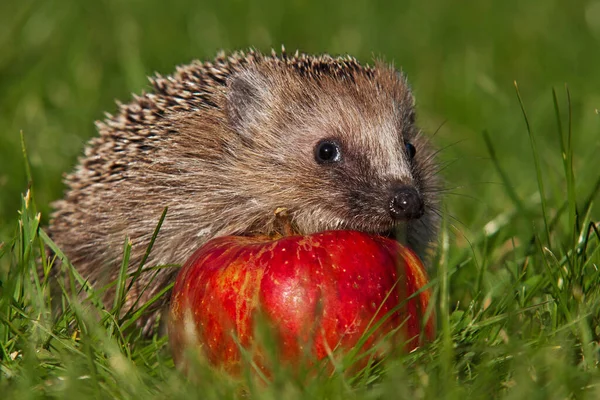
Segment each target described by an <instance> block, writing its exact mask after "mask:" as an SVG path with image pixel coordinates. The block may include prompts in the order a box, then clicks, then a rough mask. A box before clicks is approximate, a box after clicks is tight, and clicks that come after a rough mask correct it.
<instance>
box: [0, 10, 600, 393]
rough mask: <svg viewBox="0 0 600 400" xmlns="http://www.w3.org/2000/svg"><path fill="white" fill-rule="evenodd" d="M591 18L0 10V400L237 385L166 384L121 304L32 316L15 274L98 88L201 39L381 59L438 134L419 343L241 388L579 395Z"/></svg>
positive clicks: (593, 339)
mask: <svg viewBox="0 0 600 400" xmlns="http://www.w3.org/2000/svg"><path fill="white" fill-rule="evenodd" d="M598 21H600V6H598V3H595V2H587V3H585V2H583V1H569V2H567V1H566V0H564V1H546V0H532V1H526V2H524V1H517V0H509V1H503V2H492V1H478V2H470V3H460V4H459V3H456V2H447V1H442V0H433V1H429V2H419V1H406V2H396V3H395V4H394V5H386V4H385V3H384V2H379V1H374V2H368V1H358V2H353V3H352V4H346V3H344V4H342V3H334V2H330V1H320V2H314V3H311V2H301V1H293V2H285V3H284V2H276V1H269V0H262V1H257V2H253V3H245V2H241V1H234V2H220V3H218V5H216V4H205V3H203V2H177V3H176V4H172V3H171V2H169V3H168V4H167V2H158V1H133V0H132V1H113V0H107V1H101V2H83V1H75V0H60V1H49V2H42V1H37V0H23V1H20V2H17V1H14V0H13V1H9V2H0V50H2V51H0V93H1V94H2V95H1V96H0V110H1V111H0V135H1V136H0V241H2V242H3V244H2V246H1V247H0V283H1V285H0V319H1V321H0V393H2V397H3V398H38V397H45V398H48V397H51V398H77V397H80V398H88V397H96V398H112V397H115V398H145V399H148V398H189V397H192V398H195V397H198V398H228V397H235V396H238V397H240V396H244V395H245V393H246V392H243V391H242V392H241V391H240V388H239V386H238V385H237V384H236V383H234V382H232V381H231V380H229V379H228V378H227V377H225V376H223V375H221V374H218V373H215V372H214V371H211V370H210V369H208V368H206V367H205V366H202V365H200V366H199V367H198V371H197V376H198V378H197V379H196V380H194V381H191V382H190V381H188V380H187V379H185V378H184V377H183V376H182V375H180V374H179V373H178V372H177V371H176V370H175V368H174V366H173V362H172V360H171V359H170V356H169V352H168V349H167V345H166V340H165V339H164V338H151V339H142V338H140V336H139V332H136V331H135V330H132V329H126V328H127V327H128V326H130V325H131V324H132V322H133V321H134V320H135V318H136V314H135V313H133V314H130V315H128V316H127V317H126V318H119V317H118V316H119V315H120V314H119V309H120V304H119V302H116V303H115V305H114V307H113V309H111V310H102V309H98V310H97V311H96V312H95V315H100V316H101V318H97V317H93V316H92V314H90V311H89V309H87V308H86V307H83V306H81V302H79V301H73V299H71V298H70V297H69V296H68V295H66V294H65V293H62V294H61V293H59V294H58V295H57V298H58V299H60V302H63V303H64V304H65V309H66V310H67V311H66V312H65V313H64V314H63V315H61V316H56V315H52V314H51V313H50V312H49V307H50V304H49V290H48V288H47V282H45V281H44V280H41V281H40V280H36V279H32V278H33V277H35V276H37V275H36V274H35V271H36V270H38V269H39V268H45V269H46V270H48V268H49V265H48V264H44V263H46V260H42V259H40V257H39V254H40V249H41V248H42V246H43V245H49V244H50V243H49V239H48V238H47V237H46V236H45V235H44V234H43V227H44V226H45V224H46V223H47V220H48V215H49V212H50V206H49V204H50V202H51V201H52V200H54V199H56V198H59V197H60V196H61V193H62V190H63V187H62V184H61V174H62V173H63V172H66V171H69V170H70V169H71V168H72V167H73V165H74V163H75V160H76V157H77V155H78V154H80V152H81V149H82V147H83V144H84V143H85V141H86V140H87V139H88V138H89V137H91V136H93V135H94V134H95V132H94V127H93V124H92V122H93V121H94V120H96V119H100V118H102V116H103V114H102V113H103V112H104V111H109V112H114V110H115V106H114V100H113V99H115V98H118V99H121V100H123V101H126V100H127V99H129V96H130V93H131V92H140V91H141V90H144V89H146V88H147V83H146V82H147V81H146V79H145V76H146V75H150V74H152V73H153V72H154V71H159V72H161V73H169V72H171V71H173V69H174V66H175V65H177V64H182V63H187V62H188V61H190V60H191V59H194V58H201V59H203V58H210V57H212V56H213V55H214V54H215V53H216V52H217V50H219V49H238V48H246V47H248V46H255V47H257V48H259V49H261V50H264V51H268V50H269V49H270V48H271V47H275V48H278V47H279V46H280V45H281V44H282V43H283V44H285V45H286V48H287V49H288V50H292V49H295V48H300V49H301V50H303V51H306V52H330V53H346V52H349V53H352V54H353V55H355V56H356V57H358V58H359V59H360V60H362V61H365V62H369V61H371V60H372V58H373V55H375V56H377V57H379V56H381V57H385V59H386V60H388V61H393V62H394V63H395V64H396V65H397V66H401V67H402V69H403V70H404V71H405V72H406V74H407V75H408V78H409V80H410V82H411V83H412V85H413V89H414V91H415V94H416V96H417V100H418V111H419V118H418V122H419V124H420V125H421V126H422V127H423V129H424V130H426V131H428V132H431V133H433V132H435V131H436V130H438V128H439V132H438V133H437V134H436V135H435V139H434V141H435V143H436V144H437V145H438V146H439V147H440V148H444V150H443V151H442V153H441V156H442V161H443V163H444V165H445V168H444V170H443V174H444V177H445V179H446V182H447V186H448V187H449V188H450V190H449V193H448V195H447V196H446V197H445V199H444V200H445V203H444V204H445V209H446V210H447V213H446V219H445V221H444V222H445V223H444V230H443V232H442V235H441V243H440V247H439V251H438V256H437V257H436V261H435V263H434V264H435V265H434V268H433V274H432V275H433V277H432V278H433V279H432V280H433V284H432V287H433V290H434V293H435V299H436V308H437V311H438V339H437V340H436V341H435V342H434V343H432V344H430V345H427V346H425V347H423V348H421V349H419V350H417V351H415V352H413V353H411V354H407V355H395V356H394V357H393V358H392V359H390V360H388V361H387V362H386V363H385V364H384V366H383V367H382V369H379V370H376V371H374V372H373V373H372V374H371V375H370V377H368V379H358V380H352V379H351V377H348V376H345V375H343V374H342V373H340V372H336V373H334V375H333V376H331V377H325V376H320V377H316V378H313V379H304V380H303V379H298V378H297V377H293V376H292V375H291V374H290V373H289V372H287V371H285V370H282V371H281V372H280V373H279V374H277V375H276V376H275V377H274V381H273V383H272V384H270V385H254V384H253V382H252V381H249V382H246V386H247V388H246V390H247V391H248V392H249V395H250V397H252V398H259V399H262V398H264V399H267V398H272V399H280V398H285V399H288V398H289V399H294V398H332V399H334V398H340V399H342V398H343V399H347V398H356V399H381V398H407V399H413V398H424V399H428V398H435V399H439V398H447V399H464V398H469V399H471V398H473V399H477V398H482V399H489V398H503V399H504V398H506V399H519V398H528V399H530V398H544V399H545V398H557V399H565V398H590V399H595V398H599V397H600V386H599V385H600V372H599V371H598V361H599V356H600V354H599V349H598V343H599V341H600V295H599V293H598V292H599V291H600V284H599V283H600V276H599V275H600V272H599V271H598V264H599V261H600V256H599V252H600V250H599V240H600V237H599V236H600V235H599V232H598V228H597V227H596V225H594V223H595V222H596V221H597V220H598V212H599V209H598V206H597V202H598V200H599V195H598V192H599V190H600V174H599V173H598V167H600V162H599V161H598V151H599V149H600V116H599V115H598V111H597V110H598V109H600V74H598V72H597V70H598V68H597V67H598V65H600V51H598V49H599V48H600V22H598ZM515 81H516V82H517V83H518V85H515V83H514V82H515ZM565 84H568V91H567V90H566V88H565ZM517 88H518V90H516V89H517ZM440 126H441V128H440ZM20 132H23V138H24V142H25V144H26V147H27V153H28V158H27V159H28V160H29V165H30V167H29V166H27V165H26V163H25V161H24V160H25V159H26V158H25V157H24V156H23V152H22V144H21V136H20ZM28 187H31V191H29V192H27V189H28ZM26 193H29V195H25V194H26ZM540 193H541V194H542V195H541V196H540ZM125 249H127V246H125ZM125 253H126V252H125ZM49 261H50V262H51V261H53V260H49ZM126 261H127V260H126V258H125V262H126ZM40 264H42V265H40ZM63 265H64V268H66V270H67V271H69V267H68V263H64V264H63ZM71 272H72V270H71ZM71 277H72V279H75V280H76V279H77V278H78V277H77V276H76V274H74V273H72V274H71ZM117 284H120V285H121V286H119V287H120V289H119V290H121V292H122V289H124V285H123V281H120V282H117ZM90 295H93V292H90ZM139 306H142V305H139ZM92 309H93V308H92Z"/></svg>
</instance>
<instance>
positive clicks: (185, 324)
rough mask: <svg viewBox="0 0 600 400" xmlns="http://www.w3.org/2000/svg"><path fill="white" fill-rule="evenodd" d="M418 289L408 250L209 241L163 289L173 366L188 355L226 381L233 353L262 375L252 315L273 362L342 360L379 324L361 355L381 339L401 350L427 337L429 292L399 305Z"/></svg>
mask: <svg viewBox="0 0 600 400" xmlns="http://www.w3.org/2000/svg"><path fill="white" fill-rule="evenodd" d="M426 283H427V277H426V274H425V270H424V267H423V265H422V264H421V262H420V260H419V258H418V257H417V256H416V255H415V254H414V253H413V252H412V251H411V250H409V249H408V248H406V247H403V246H402V245H400V244H399V243H398V242H396V241H394V240H391V239H388V238H384V237H380V236H374V235H369V234H366V233H362V232H357V231H327V232H321V233H317V234H314V235H310V236H287V237H283V238H280V239H277V240H272V239H269V238H266V237H233V236H230V237H221V238H217V239H213V240H211V241H209V242H208V243H206V244H205V245H204V246H202V247H201V248H200V249H199V250H197V251H196V252H195V253H194V255H193V256H192V257H191V258H190V259H189V260H188V261H187V262H186V263H185V265H184V266H183V267H182V269H181V271H180V273H179V275H178V277H177V281H176V283H175V286H174V289H173V294H172V297H171V308H170V313H169V324H168V330H169V339H170V343H171V347H172V350H173V355H174V358H175V362H176V363H177V364H178V365H182V363H184V361H183V352H184V350H185V349H186V348H187V347H188V346H193V347H195V348H196V349H201V351H202V353H203V354H204V355H205V356H206V358H207V359H208V360H209V362H210V363H211V364H213V365H215V366H219V367H221V368H223V369H224V370H226V371H228V372H231V373H234V374H235V373H236V372H238V371H239V367H240V365H241V362H242V361H241V359H242V358H241V354H240V351H239V346H240V345H241V346H243V347H245V348H247V349H250V348H252V349H253V351H254V353H253V354H254V356H253V361H254V362H255V363H256V364H257V365H258V367H259V368H261V369H263V370H267V369H268V368H267V367H266V366H265V365H263V361H264V357H263V355H261V354H260V353H261V350H260V349H257V347H260V346H257V345H256V343H255V341H254V339H255V338H254V337H253V334H254V325H253V322H254V321H255V320H256V318H257V316H258V313H261V315H263V316H264V317H265V319H266V320H267V321H269V325H270V326H271V327H272V329H273V332H274V334H275V337H276V338H277V339H278V345H279V347H278V348H279V349H280V353H281V354H280V355H279V358H280V359H281V360H282V361H285V362H291V363H292V364H293V363H295V362H298V360H299V359H301V358H302V356H303V354H306V350H307V349H306V346H311V347H312V348H311V349H310V352H309V353H312V355H313V356H314V358H315V359H316V360H320V359H323V358H324V357H327V356H330V355H331V354H332V352H334V351H335V352H338V351H340V350H341V352H342V353H344V352H346V353H347V352H348V351H350V349H352V348H354V347H355V346H357V345H358V344H359V341H360V340H361V338H362V340H365V338H366V336H365V334H366V332H367V331H369V330H370V329H371V330H372V328H373V327H374V326H375V325H376V324H378V321H380V319H382V318H385V320H384V321H381V324H380V325H379V326H377V329H375V330H374V331H373V332H371V334H370V335H369V336H368V338H366V341H364V343H363V342H361V343H363V345H362V350H366V349H369V348H371V347H372V346H374V345H375V343H377V341H378V340H380V339H381V338H382V337H384V336H386V335H387V336H388V338H389V337H392V338H394V340H395V342H396V345H398V343H400V346H404V348H405V349H406V350H411V349H413V348H415V347H416V346H417V345H418V344H419V342H420V340H422V339H423V338H428V339H432V338H433V336H434V325H433V324H434V321H433V318H430V319H429V320H428V321H427V322H426V323H425V324H422V322H423V321H422V320H423V314H424V312H425V309H426V308H427V304H428V302H429V291H428V290H423V291H421V292H420V293H419V294H417V295H416V296H414V297H412V298H410V299H409V297H410V296H411V295H413V294H414V293H415V292H417V291H419V289H421V288H422V287H423V286H424V285H425V284H426ZM386 314H389V315H386ZM392 332H393V334H390V333H392ZM422 333H423V335H422ZM336 354H337V353H336ZM183 365H185V363H184V364H183Z"/></svg>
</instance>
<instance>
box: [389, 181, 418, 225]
mask: <svg viewBox="0 0 600 400" xmlns="http://www.w3.org/2000/svg"><path fill="white" fill-rule="evenodd" d="M389 211H390V215H391V216H392V218H393V219H395V220H409V219H418V218H421V217H422V216H423V213H424V212H425V205H424V203H423V198H422V197H421V195H420V194H419V192H418V191H417V189H415V188H414V187H413V186H409V185H402V186H398V187H396V188H395V189H394V191H393V192H392V195H391V198H390V202H389Z"/></svg>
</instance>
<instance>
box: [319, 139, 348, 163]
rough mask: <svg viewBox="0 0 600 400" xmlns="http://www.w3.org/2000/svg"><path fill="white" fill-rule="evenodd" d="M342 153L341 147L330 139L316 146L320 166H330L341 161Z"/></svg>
mask: <svg viewBox="0 0 600 400" xmlns="http://www.w3.org/2000/svg"><path fill="white" fill-rule="evenodd" d="M341 158H342V152H341V150H340V145H339V144H338V143H337V142H335V141H333V140H330V139H325V140H321V141H320V142H319V143H317V145H316V146H315V160H316V161H317V163H319V164H330V163H334V162H337V161H340V160H341Z"/></svg>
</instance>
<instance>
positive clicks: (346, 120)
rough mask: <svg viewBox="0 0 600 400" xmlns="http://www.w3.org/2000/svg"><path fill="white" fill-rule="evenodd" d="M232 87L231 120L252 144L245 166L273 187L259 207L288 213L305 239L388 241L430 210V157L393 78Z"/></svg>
mask: <svg viewBox="0 0 600 400" xmlns="http://www.w3.org/2000/svg"><path fill="white" fill-rule="evenodd" d="M230 88H231V90H232V92H234V93H233V94H231V95H230V103H229V104H230V105H234V106H233V107H230V119H231V120H232V125H233V126H234V127H235V129H236V130H237V131H238V133H239V134H240V136H241V137H242V138H244V140H245V143H246V146H244V148H243V150H242V151H238V152H237V154H238V156H240V158H241V159H240V162H244V159H245V160H246V161H247V162H248V163H249V164H251V165H253V166H254V169H253V174H255V175H256V176H257V178H256V179H257V180H258V179H260V180H261V181H262V182H268V183H265V185H264V187H265V190H267V192H265V193H264V196H261V197H262V199H261V200H259V201H260V202H261V203H265V204H269V205H268V206H269V207H272V208H273V209H274V208H276V207H285V208H287V209H288V210H290V211H291V214H292V215H293V217H294V222H295V223H296V225H297V226H298V227H299V229H300V230H301V231H302V232H303V233H311V232H316V231H322V230H327V229H356V230H361V231H371V232H379V233H386V234H388V233H389V232H390V231H392V230H393V229H394V228H396V227H398V226H405V225H406V223H407V222H413V221H418V220H419V219H420V218H421V217H422V216H423V215H424V214H425V212H427V211H428V208H429V207H430V206H431V201H430V200H429V199H428V197H427V193H428V190H427V185H428V183H427V179H426V178H427V175H426V174H425V173H424V172H425V171H426V170H427V169H428V167H427V166H426V165H425V164H427V163H431V154H430V153H429V152H430V150H428V149H429V146H427V145H426V143H425V141H424V139H423V138H422V137H421V136H420V135H417V134H416V132H417V129H416V128H415V126H414V110H413V99H412V95H411V93H410V90H409V89H408V87H407V85H406V83H405V81H404V79H403V78H402V77H401V76H399V74H397V73H396V72H395V71H392V70H389V69H384V70H383V71H382V72H377V71H375V72H373V73H372V74H362V73H361V74H356V75H349V76H346V77H345V78H344V79H341V78H340V77H330V76H320V77H308V78H307V77H306V76H302V75H299V74H296V73H294V72H290V71H289V70H285V71H272V70H271V71H267V72H263V71H260V72H259V71H250V72H248V71H246V72H244V73H243V74H241V75H240V76H239V77H238V79H237V80H235V81H234V82H233V83H232V84H231V85H230ZM244 154H247V157H244ZM256 154H262V156H261V160H260V161H258V160H256V157H255V156H256ZM429 169H430V168H429ZM258 176H260V178H258ZM274 194H275V195H274ZM273 201H275V203H272V202H273Z"/></svg>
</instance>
